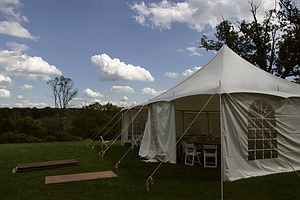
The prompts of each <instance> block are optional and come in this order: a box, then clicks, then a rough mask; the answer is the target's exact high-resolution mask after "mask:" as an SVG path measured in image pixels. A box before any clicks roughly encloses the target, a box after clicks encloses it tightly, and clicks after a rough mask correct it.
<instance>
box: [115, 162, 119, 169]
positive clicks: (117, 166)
mask: <svg viewBox="0 0 300 200" xmlns="http://www.w3.org/2000/svg"><path fill="white" fill-rule="evenodd" d="M119 164H120V161H119V162H117V163H116V165H115V168H116V169H119Z"/></svg>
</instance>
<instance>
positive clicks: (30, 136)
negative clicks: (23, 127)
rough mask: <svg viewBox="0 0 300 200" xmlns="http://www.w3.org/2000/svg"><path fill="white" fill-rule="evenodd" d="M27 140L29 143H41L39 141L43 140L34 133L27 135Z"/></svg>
mask: <svg viewBox="0 0 300 200" xmlns="http://www.w3.org/2000/svg"><path fill="white" fill-rule="evenodd" d="M26 142H28V143H39V142H42V140H41V139H40V138H36V137H34V136H32V135H29V136H27V137H26Z"/></svg>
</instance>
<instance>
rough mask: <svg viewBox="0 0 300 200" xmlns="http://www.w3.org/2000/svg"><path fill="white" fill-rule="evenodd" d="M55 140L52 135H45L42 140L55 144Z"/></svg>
mask: <svg viewBox="0 0 300 200" xmlns="http://www.w3.org/2000/svg"><path fill="white" fill-rule="evenodd" d="M56 141H57V139H56V137H55V136H53V135H47V136H46V137H44V138H43V142H56Z"/></svg>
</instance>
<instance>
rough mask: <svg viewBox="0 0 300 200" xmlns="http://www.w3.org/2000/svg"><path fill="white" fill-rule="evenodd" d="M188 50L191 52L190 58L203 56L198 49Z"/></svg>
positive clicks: (190, 48) (191, 48)
mask: <svg viewBox="0 0 300 200" xmlns="http://www.w3.org/2000/svg"><path fill="white" fill-rule="evenodd" d="M186 50H187V51H188V52H190V56H199V57H200V56H202V54H201V53H199V52H198V50H199V48H197V47H188V48H186Z"/></svg>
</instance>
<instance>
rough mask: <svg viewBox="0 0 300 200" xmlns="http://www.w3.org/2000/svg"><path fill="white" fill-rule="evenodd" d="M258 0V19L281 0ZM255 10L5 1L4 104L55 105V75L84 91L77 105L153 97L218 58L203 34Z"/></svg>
mask: <svg viewBox="0 0 300 200" xmlns="http://www.w3.org/2000/svg"><path fill="white" fill-rule="evenodd" d="M253 2H254V4H256V5H258V4H260V7H259V9H258V12H257V15H258V17H262V16H263V15H264V13H265V12H266V11H267V10H269V9H272V8H274V7H275V5H276V3H275V2H276V1H275V0H263V1H262V0H253ZM295 2H296V5H297V6H298V7H299V5H300V0H296V1H295ZM277 7H278V6H277ZM249 10H250V4H249V1H248V0H235V1H232V0H212V1H207V0H182V1H175V0H169V1H166V0H147V1H139V0H134V1H131V0H127V1H122V0H51V1H49V0H0V107H10V108H12V107H37V108H43V107H47V106H50V107H53V106H54V101H53V98H52V92H51V88H50V86H49V85H48V84H47V81H49V80H53V79H54V78H55V77H60V76H64V77H67V78H70V79H72V80H73V81H74V85H75V88H76V89H78V95H77V97H76V98H74V99H73V100H72V101H71V102H70V103H69V107H82V106H85V105H90V104H93V103H95V102H99V103H100V104H106V103H108V102H110V103H112V104H114V105H117V106H131V105H133V104H136V103H141V102H144V101H147V100H149V99H151V98H153V97H154V96H156V95H158V94H160V93H162V92H163V91H165V90H167V89H169V88H170V87H172V86H174V85H176V84H178V83H179V82H181V81H183V80H184V79H185V78H187V77H188V76H190V75H191V74H192V73H193V72H195V71H196V70H198V69H200V68H201V67H202V66H204V65H205V64H206V63H207V62H208V61H209V60H210V59H212V58H213V56H214V54H215V52H207V51H206V50H204V49H201V48H199V45H200V39H201V37H202V36H203V35H207V36H213V34H214V33H215V29H214V28H215V26H216V25H218V24H219V23H220V22H221V21H222V19H228V20H230V21H234V22H235V21H237V20H239V21H241V20H243V19H245V20H251V19H252V16H251V13H250V11H249Z"/></svg>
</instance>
